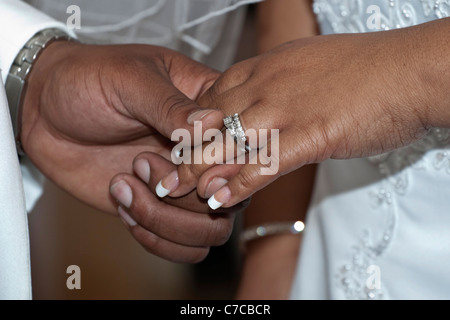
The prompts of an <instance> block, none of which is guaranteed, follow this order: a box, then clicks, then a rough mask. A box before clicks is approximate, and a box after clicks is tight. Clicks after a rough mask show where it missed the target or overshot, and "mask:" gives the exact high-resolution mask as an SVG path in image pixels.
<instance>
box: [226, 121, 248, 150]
mask: <svg viewBox="0 0 450 320" xmlns="http://www.w3.org/2000/svg"><path fill="white" fill-rule="evenodd" d="M223 124H224V125H225V127H226V128H227V129H228V130H229V131H230V134H231V136H232V137H233V138H234V141H235V142H236V144H237V145H238V147H239V148H240V149H241V151H243V152H250V151H251V148H250V146H249V145H248V144H247V138H246V136H245V131H244V128H243V127H242V124H241V119H240V118H239V114H237V113H235V114H234V115H233V116H227V117H225V118H224V119H223Z"/></svg>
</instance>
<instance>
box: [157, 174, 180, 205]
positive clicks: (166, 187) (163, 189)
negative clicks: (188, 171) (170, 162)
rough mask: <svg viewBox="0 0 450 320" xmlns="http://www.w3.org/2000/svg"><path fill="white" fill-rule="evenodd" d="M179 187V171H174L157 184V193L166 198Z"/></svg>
mask: <svg viewBox="0 0 450 320" xmlns="http://www.w3.org/2000/svg"><path fill="white" fill-rule="evenodd" d="M177 187H178V172H177V171H176V170H175V171H172V172H171V173H169V174H168V175H167V176H166V177H164V178H163V179H162V180H161V181H160V182H159V183H158V185H157V186H156V194H157V195H158V197H160V198H164V197H165V196H167V195H168V194H169V193H171V192H172V191H174V190H175V189H176V188H177Z"/></svg>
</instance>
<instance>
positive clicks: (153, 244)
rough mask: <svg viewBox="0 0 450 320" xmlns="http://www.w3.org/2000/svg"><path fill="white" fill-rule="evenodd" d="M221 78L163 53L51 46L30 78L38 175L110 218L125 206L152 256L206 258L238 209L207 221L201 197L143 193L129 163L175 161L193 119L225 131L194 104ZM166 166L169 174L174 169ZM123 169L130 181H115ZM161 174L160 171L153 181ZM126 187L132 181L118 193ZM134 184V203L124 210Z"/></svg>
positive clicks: (25, 125) (25, 123)
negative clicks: (149, 156) (143, 157)
mask: <svg viewBox="0 0 450 320" xmlns="http://www.w3.org/2000/svg"><path fill="white" fill-rule="evenodd" d="M218 76H219V73H218V72H217V71H215V70H212V69H210V68H208V67H206V66H204V65H202V64H200V63H198V62H195V61H193V60H191V59H189V58H187V57H186V56H184V55H181V54H179V53H177V52H174V51H172V50H169V49H166V48H161V47H155V46H147V45H112V46H93V45H84V44H80V43H75V42H66V41H58V42H54V43H52V44H50V45H49V46H48V47H47V48H46V49H44V50H43V53H42V54H41V55H40V56H39V57H38V59H37V61H36V62H35V65H34V66H33V69H32V71H31V73H30V76H29V78H28V87H27V90H26V94H25V96H24V103H23V107H22V115H23V116H22V118H21V119H22V123H21V141H22V145H23V149H24V151H25V153H26V154H27V156H28V157H29V158H30V159H31V161H32V162H33V163H34V164H35V165H36V166H37V167H38V168H39V169H40V171H42V172H43V173H44V174H45V175H46V176H47V177H48V178H49V179H51V180H52V181H53V182H55V183H56V184H57V185H58V186H60V187H61V188H63V189H64V190H66V191H67V192H69V193H70V194H72V195H74V196H75V197H77V198H78V199H80V200H81V201H83V202H85V203H87V204H89V205H91V206H93V207H95V208H97V209H100V210H102V211H105V212H109V213H112V214H117V210H118V207H119V205H120V206H121V210H120V213H122V218H123V217H126V216H125V215H124V214H123V213H124V212H125V213H126V214H127V215H130V216H132V217H133V218H134V220H135V221H137V222H138V223H139V225H138V226H133V227H130V230H131V232H132V234H133V235H134V236H135V237H136V239H137V240H138V241H139V242H140V243H141V244H142V245H143V246H144V247H145V248H146V249H147V250H148V251H150V252H153V253H155V254H157V255H159V256H161V257H163V258H166V259H169V260H173V261H177V262H197V261H200V260H201V259H203V258H204V257H205V256H206V255H207V253H208V250H209V247H210V246H212V245H218V244H222V243H223V242H224V241H226V239H228V237H229V235H230V233H231V228H232V224H233V220H234V214H233V213H232V212H231V211H234V210H231V211H229V210H227V211H226V213H224V214H223V215H218V216H216V215H210V214H208V213H209V212H211V210H209V208H208V206H207V205H206V204H205V201H204V200H202V199H200V198H199V197H198V196H197V195H196V193H195V192H193V193H191V194H190V195H186V196H183V197H180V198H178V199H175V200H171V201H168V203H165V202H163V201H160V200H159V199H157V197H155V196H153V195H149V194H147V195H145V196H137V195H139V194H140V190H142V188H144V187H146V186H145V185H144V184H143V183H142V181H141V180H139V179H138V178H137V177H136V176H134V175H133V168H132V167H131V165H130V164H131V163H132V161H133V159H134V158H135V157H136V156H137V155H138V154H140V153H142V152H144V151H147V152H148V151H151V152H154V153H156V154H158V155H160V156H161V157H164V158H166V159H169V158H170V152H171V149H172V145H173V144H172V143H171V141H170V136H171V133H172V132H173V130H175V129H178V128H184V129H186V130H189V131H190V132H193V130H194V126H193V123H194V120H198V121H202V125H203V129H204V130H207V129H208V128H210V127H215V126H218V125H219V124H220V123H221V122H222V118H223V114H222V113H221V112H220V111H217V110H205V109H204V108H201V107H200V106H198V105H197V104H196V103H195V102H193V101H195V100H196V99H197V98H198V97H199V96H201V95H202V94H203V93H204V92H205V91H206V90H207V89H208V88H209V87H210V86H211V85H212V84H213V83H214V81H215V80H216V79H217V77H218ZM159 169H160V170H161V171H160V172H163V173H165V172H166V171H167V170H168V167H167V166H165V167H161V168H159ZM170 169H174V168H173V167H171V168H170ZM119 172H123V173H124V174H121V175H119V176H116V177H115V175H117V173H119ZM160 172H159V170H158V168H153V172H152V179H154V178H155V177H160V176H159V175H160V174H161V173H160ZM119 181H123V182H125V183H122V184H119V185H116V186H115V187H113V186H114V185H115V184H116V183H117V182H119ZM152 181H153V180H152ZM127 185H128V187H129V188H130V189H128V190H131V195H133V193H134V195H135V197H131V200H130V197H129V196H128V198H127V199H126V201H125V202H127V203H125V204H124V203H120V200H124V199H123V194H124V193H123V189H124V188H125V190H127V189H126V187H124V186H127ZM108 186H110V187H111V193H110V190H109V189H108ZM186 208H187V209H186ZM237 209H238V208H237ZM175 217H191V218H192V219H175ZM128 221H132V220H128ZM174 230H181V231H180V232H174Z"/></svg>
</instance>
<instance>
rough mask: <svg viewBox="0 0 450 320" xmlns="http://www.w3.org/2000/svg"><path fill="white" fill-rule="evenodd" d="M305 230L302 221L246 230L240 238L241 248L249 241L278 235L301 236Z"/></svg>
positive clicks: (269, 224) (278, 223)
mask: <svg viewBox="0 0 450 320" xmlns="http://www.w3.org/2000/svg"><path fill="white" fill-rule="evenodd" d="M304 229H305V224H304V223H303V222H302V221H289V222H276V223H268V224H263V225H260V226H255V227H252V228H249V229H246V230H244V231H243V232H242V233H241V235H240V238H239V241H240V245H241V248H244V246H245V244H246V243H247V242H249V241H252V240H255V239H259V238H263V237H267V236H271V235H276V234H283V233H285V234H299V233H301V232H302V231H303V230H304Z"/></svg>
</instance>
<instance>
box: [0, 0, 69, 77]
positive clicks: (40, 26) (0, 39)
mask: <svg viewBox="0 0 450 320" xmlns="http://www.w3.org/2000/svg"><path fill="white" fill-rule="evenodd" d="M0 21H1V23H2V27H1V28H0V70H3V72H2V76H3V83H5V82H6V77H7V75H8V72H9V69H10V68H11V65H12V63H13V61H14V59H15V57H16V56H17V54H18V53H19V51H20V50H21V49H22V48H23V46H24V45H25V43H27V41H28V40H30V39H31V38H32V37H33V36H34V35H35V34H36V33H37V32H39V31H41V30H44V29H47V28H58V29H61V30H63V31H65V32H67V33H68V34H70V35H71V36H73V37H75V34H74V33H73V32H72V31H71V30H70V29H69V28H67V26H66V25H65V24H64V23H61V22H59V21H56V20H54V19H53V18H50V17H49V16H47V15H45V14H44V13H42V12H41V11H39V10H37V9H35V8H33V7H32V6H30V5H28V4H26V3H24V2H23V1H20V0H1V2H0ZM11 30H14V32H11Z"/></svg>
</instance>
